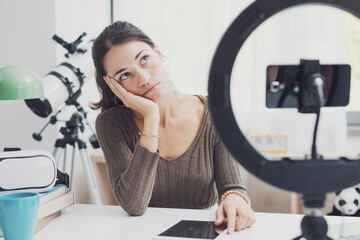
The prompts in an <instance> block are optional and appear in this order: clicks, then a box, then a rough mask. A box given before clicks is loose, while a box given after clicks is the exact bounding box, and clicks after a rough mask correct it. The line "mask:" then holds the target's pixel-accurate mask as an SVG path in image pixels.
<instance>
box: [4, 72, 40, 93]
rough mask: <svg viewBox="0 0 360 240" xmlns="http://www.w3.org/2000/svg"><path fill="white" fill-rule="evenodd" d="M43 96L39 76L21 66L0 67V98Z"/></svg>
mask: <svg viewBox="0 0 360 240" xmlns="http://www.w3.org/2000/svg"><path fill="white" fill-rule="evenodd" d="M43 96H44V89H43V86H42V83H41V79H40V77H39V76H38V75H37V74H36V73H35V72H34V71H32V70H31V69H29V68H27V67H23V66H7V67H3V68H0V100H13V99H32V98H41V97H43Z"/></svg>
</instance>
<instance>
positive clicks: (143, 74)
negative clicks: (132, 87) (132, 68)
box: [138, 69, 151, 87]
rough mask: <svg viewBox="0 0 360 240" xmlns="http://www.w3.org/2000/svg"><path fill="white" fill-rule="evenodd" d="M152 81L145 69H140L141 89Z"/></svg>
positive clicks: (139, 82)
mask: <svg viewBox="0 0 360 240" xmlns="http://www.w3.org/2000/svg"><path fill="white" fill-rule="evenodd" d="M150 79H151V75H150V73H149V72H148V71H147V70H145V69H140V70H139V72H138V85H139V87H141V86H143V85H145V84H147V83H148V82H149V81H150Z"/></svg>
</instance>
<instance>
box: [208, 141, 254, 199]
mask: <svg viewBox="0 0 360 240" xmlns="http://www.w3.org/2000/svg"><path fill="white" fill-rule="evenodd" d="M214 171H215V173H214V175H215V182H216V188H217V190H218V194H219V197H221V196H222V195H223V194H224V193H225V192H226V191H228V190H237V191H239V192H241V193H242V194H244V195H245V196H246V197H247V198H248V199H250V198H249V196H248V194H247V192H246V189H245V187H244V185H243V182H242V179H241V175H240V170H239V167H238V165H237V163H236V162H235V160H234V159H233V158H232V157H231V156H230V155H229V153H228V152H227V151H226V149H225V147H224V146H223V144H222V142H221V141H220V140H219V139H218V138H217V137H216V142H215V149H214Z"/></svg>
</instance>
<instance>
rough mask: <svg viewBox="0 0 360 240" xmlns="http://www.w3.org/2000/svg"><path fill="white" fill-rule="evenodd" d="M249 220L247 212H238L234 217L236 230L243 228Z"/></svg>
mask: <svg viewBox="0 0 360 240" xmlns="http://www.w3.org/2000/svg"><path fill="white" fill-rule="evenodd" d="M248 221H249V217H248V214H247V213H240V214H239V215H238V218H237V219H236V231H239V230H242V229H245V228H246V226H247V224H248Z"/></svg>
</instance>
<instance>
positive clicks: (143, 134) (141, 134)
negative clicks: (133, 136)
mask: <svg viewBox="0 0 360 240" xmlns="http://www.w3.org/2000/svg"><path fill="white" fill-rule="evenodd" d="M139 135H140V136H144V137H155V138H159V137H158V136H157V135H147V134H145V133H141V132H139Z"/></svg>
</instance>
